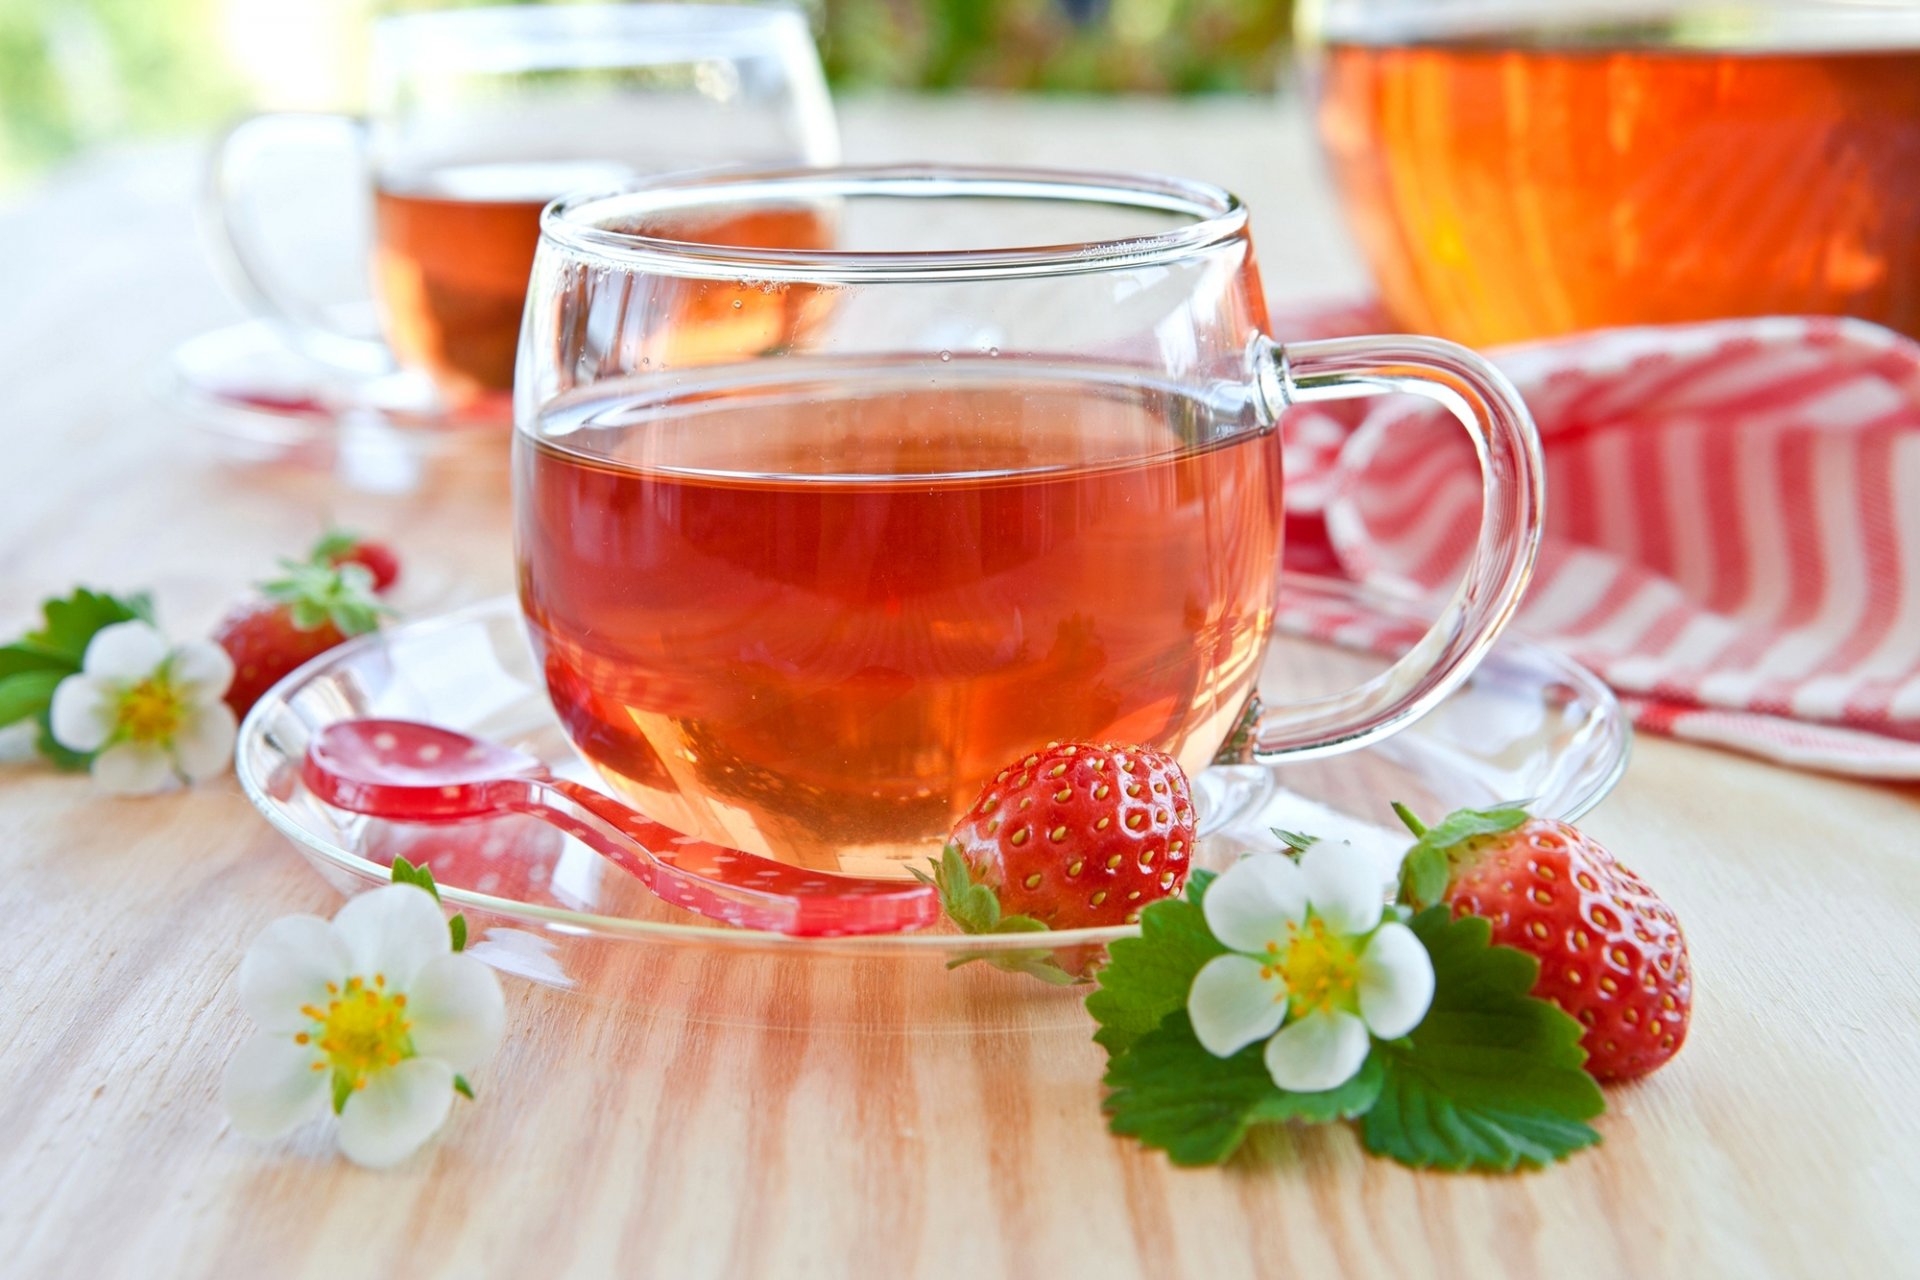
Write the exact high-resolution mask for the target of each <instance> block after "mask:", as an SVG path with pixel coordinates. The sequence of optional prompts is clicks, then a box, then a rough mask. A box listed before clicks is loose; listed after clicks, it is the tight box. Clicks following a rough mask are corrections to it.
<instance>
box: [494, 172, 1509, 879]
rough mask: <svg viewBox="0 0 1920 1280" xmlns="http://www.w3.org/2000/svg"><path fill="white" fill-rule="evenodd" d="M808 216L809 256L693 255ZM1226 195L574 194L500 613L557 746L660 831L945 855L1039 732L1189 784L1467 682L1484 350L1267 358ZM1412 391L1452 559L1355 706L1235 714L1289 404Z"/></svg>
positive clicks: (1371, 736)
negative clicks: (513, 616)
mask: <svg viewBox="0 0 1920 1280" xmlns="http://www.w3.org/2000/svg"><path fill="white" fill-rule="evenodd" d="M769 221H771V222H779V221H792V222H796V223H805V224H809V225H811V226H813V227H814V228H815V237H814V238H815V240H816V242H817V243H818V244H819V245H820V246H822V247H819V248H814V249H804V250H801V249H782V248H765V247H761V246H759V245H756V244H734V245H729V244H725V243H715V242H714V238H713V237H711V236H705V237H702V238H701V241H700V242H694V240H693V238H692V237H691V236H690V234H689V232H688V230H687V229H688V228H701V227H712V226H716V225H747V224H750V223H756V222H769ZM1262 298H1263V293H1262V288H1261V282H1260V277H1259V272H1258V270H1257V268H1256V267H1255V264H1254V250H1253V244H1252V242H1251V240H1250V238H1249V235H1248V230H1247V215H1246V210H1245V209H1244V208H1242V207H1241V205H1240V203H1239V202H1238V201H1237V200H1236V199H1235V198H1234V197H1233V196H1231V195H1229V194H1228V193H1226V192H1224V191H1221V190H1218V189H1217V188H1213V187H1209V186H1205V185H1202V184H1198V183H1190V182H1182V181H1177V180H1171V179H1154V178H1144V177H1125V176H1114V175H1098V174H1093V175H1088V174H1073V173H1053V172H1040V171H1026V170H969V169H949V168H922V167H893V168H865V169H836V170H787V171H771V172H765V173H759V174H738V175H716V176H712V177H705V178H692V179H686V180H677V181H667V182H661V183H655V184H647V185H643V186H640V187H637V188H634V189H631V190H627V191H623V192H617V193H613V194H607V195H583V196H573V197H567V198H564V199H562V200H559V201H557V202H555V203H554V204H553V205H552V206H550V207H549V208H548V210H547V211H546V213H545V215H544V217H543V219H542V233H541V245H540V250H539V253H538V254H537V255H536V258H535V262H534V273H533V285H532V287H531V292H530V296H529V303H528V311H527V321H526V327H525V330H524V332H523V335H522V339H521V352H520V369H519V376H518V380H517V384H516V413H515V418H516V423H517V430H516V432H515V442H514V452H515V463H514V466H515V475H514V505H515V513H516V543H517V555H518V564H519V587H520V596H521V604H522V608H523V611H524V613H525V615H526V618H527V622H528V625H529V633H530V635H531V638H532V641H533V646H534V651H535V655H536V658H537V659H538V661H539V663H540V664H541V667H542V670H543V672H544V676H545V679H546V682H547V687H548V691H549V693H550V695H551V697H552V699H553V702H554V706H555V709H556V710H557V711H558V713H559V718H560V721H561V723H562V725H563V726H564V727H565V729H566V731H567V733H568V735H569V736H570V738H571V739H572V741H573V742H574V744H575V745H576V746H577V747H578V748H579V750H580V751H581V752H582V753H583V754H584V755H585V756H586V757H587V758H588V759H589V760H591V761H592V762H593V763H594V765H595V766H596V767H597V768H598V769H599V770H600V771H601V773H602V774H603V775H604V776H605V777H606V779H607V780H608V782H609V783H610V784H611V785H612V786H613V787H614V788H616V789H617V790H618V791H619V792H620V793H622V794H623V795H624V796H625V797H626V798H627V799H629V800H630V801H632V802H633V803H634V804H635V805H636V806H637V807H639V808H640V809H642V810H644V811H645V812H647V813H648V814H650V815H652V816H653V817H655V818H656V819H658V820H659V821H662V822H665V823H668V824H670V825H673V826H676V827H678V828H680V829H682V830H686V831H690V832H694V833H697V834H699V835H701V836H703V837H706V838H709V839H713V840H717V841H721V842H725V843H730V844H734V845H737V846H740V847H744V848H748V849H751V850H754V851H755V852H760V853H765V854H769V855H772V856H775V857H780V858H784V859H787V860H790V861H794V862H798V863H801V864H803V865H808V866H815V867H821V868H825V869H838V870H850V871H860V872H863V873H876V872H884V871H885V870H887V869H889V868H891V869H893V870H895V871H899V870H900V869H901V865H900V864H901V863H902V861H903V860H906V859H912V858H919V857H924V856H925V855H926V854H927V853H928V852H929V851H930V850H935V849H937V847H938V842H939V841H940V839H941V837H942V836H943V834H944V833H945V832H946V830H947V829H948V827H949V826H950V824H951V823H952V821H953V819H954V817H955V816H956V815H957V814H958V813H959V812H961V811H962V810H963V809H964V808H965V807H966V806H967V805H968V804H969V803H970V802H971V801H972V800H973V799H974V797H975V796H976V794H977V793H978V789H979V787H980V786H981V784H982V783H983V782H984V781H985V780H987V779H988V778H989V777H991V776H992V774H993V773H994V772H995V771H996V770H998V769H999V768H1001V767H1002V766H1004V765H1006V764H1008V763H1009V762H1012V761H1016V760H1018V759H1019V758H1021V757H1022V756H1023V755H1025V754H1026V753H1028V752H1029V751H1030V750H1032V749H1033V748H1035V747H1038V746H1042V745H1044V744H1046V743H1047V742H1048V741H1051V740H1076V739H1093V740H1107V739H1113V740H1121V741H1127V742H1139V743H1148V744H1151V745H1154V746H1157V747H1160V748H1163V749H1165V750H1167V751H1170V752H1172V753H1174V754H1175V755H1176V756H1177V757H1178V758H1179V759H1180V760H1181V762H1182V763H1183V764H1184V765H1185V766H1186V767H1187V769H1188V770H1189V771H1190V772H1193V773H1198V772H1200V771H1201V770H1202V769H1204V768H1205V767H1206V766H1207V765H1208V763H1209V762H1210V761H1213V760H1214V759H1215V758H1216V756H1218V755H1220V754H1221V752H1222V748H1223V746H1224V747H1225V748H1226V753H1225V754H1226V755H1227V756H1228V757H1229V758H1234V759H1240V760H1252V759H1257V760H1272V759H1277V758H1279V757H1282V756H1300V755H1310V754H1313V753H1321V752H1329V751H1339V750H1345V749H1349V748H1351V747H1355V746H1359V745H1361V744H1364V743H1366V742H1369V741H1372V740H1375V739H1377V738H1380V737H1382V736H1384V735H1386V734H1390V733H1393V732H1394V731H1396V730H1397V729H1399V728H1401V727H1403V726H1404V725H1406V724H1408V723H1409V722H1411V720H1412V719H1414V718H1415V717H1417V716H1419V715H1421V714H1422V713H1424V712H1425V711H1426V710H1428V709H1429V708H1431V707H1433V706H1434V705H1435V704H1436V703H1437V702H1438V701H1439V700H1440V699H1441V698H1443V697H1445V696H1446V694H1447V693H1448V692H1449V691H1450V690H1451V689H1453V688H1454V687H1455V686H1457V685H1458V683H1459V682H1460V681H1461V680H1462V679H1463V678H1464V677H1465V676H1466V675H1467V674H1468V673H1469V672H1470V671H1471V670H1472V668H1473V666H1474V665H1475V663H1477V662H1478V661H1479V659H1480V657H1481V656H1482V655H1483V654H1484V653H1485V652H1486V649H1487V646H1488V645H1489V644H1490V643H1491V641H1492V640H1493V638H1494V636H1495V635H1496V634H1497V633H1498V632H1499V630H1500V628H1501V627H1502V626H1503V625H1504V623H1505V622H1506V620H1507V618H1508V616H1509V615H1510V613H1511V611H1512V610H1513V607H1514V605H1515V604H1516V602H1517V600H1518V598H1519V596H1520V593H1521V591H1522V589H1523V588H1524V586H1525V584H1526V581H1527V577H1528V574H1529V572H1530V570H1531V566H1532V563H1533V558H1534V554H1535V550H1536V547H1537V543H1538V539H1539V530H1540V511H1541V497H1542V492H1541V470H1540V459H1539V446H1538V440H1537V438H1536V436H1535V434H1534V429H1533V425H1532V423H1531V421H1530V420H1529V418H1528V416H1527V412H1526V409H1525V406H1524V405H1523V404H1522V403H1521V402H1520V400H1519V399H1518V397H1517V396H1516V395H1515V394H1514V392H1513V390H1512V388H1511V387H1510V386H1509V385H1508V384H1507V382H1506V381H1505V380H1504V379H1503V378H1502V377H1501V375H1500V374H1499V373H1498V372H1497V371H1495V370H1494V369H1493V368H1492V367H1491V366H1489V365H1488V364H1486V363H1485V362H1484V361H1482V360H1481V359H1479V358H1478V357H1477V356H1475V355H1473V354H1472V353H1471V352H1468V351H1466V350H1463V349H1461V348H1459V347H1455V346H1452V345H1450V344H1448V343H1445V342H1439V341H1435V340H1432V339H1426V338H1417V337H1393V338H1355V339H1343V340H1338V341H1325V342H1306V343H1295V344H1286V345H1282V344H1281V343H1279V342H1276V341H1275V340H1274V339H1273V338H1272V337H1271V336H1269V334H1268V333H1267V332H1266V329H1267V316H1266V311H1265V307H1264V303H1263V302H1262ZM1388 391H1408V392H1412V393H1414V394H1417V395H1423V396H1427V397H1431V398H1433V399H1436V400H1438V401H1440V402H1441V403H1443V404H1445V405H1446V406H1447V407H1448V408H1449V409H1450V410H1452V412H1453V413H1454V414H1455V415H1456V416H1457V417H1458V418H1459V419H1460V421H1461V423H1462V425H1463V426H1465V428H1466V429H1467V430H1468V432H1469V433H1470V434H1471V435H1472V436H1473V438H1474V441H1475V443H1476V446H1477V448H1478V451H1479V453H1480V456H1481V459H1482V462H1483V471H1484V477H1485V484H1486V490H1485V499H1486V506H1485V511H1486V514H1485V519H1484V523H1483V525H1482V527H1481V529H1480V531H1479V533H1478V537H1477V542H1476V546H1475V550H1474V554H1473V558H1472V563H1471V566H1470V568H1469V570H1468V573H1467V576H1466V578H1465V580H1464V581H1463V582H1462V583H1461V585H1460V587H1459V589H1458V591H1457V592H1456V593H1455V595H1454V598H1453V600H1452V601H1451V603H1450V604H1449V605H1448V606H1447V608H1446V610H1445V611H1444V613H1443V615H1442V616H1441V617H1440V619H1439V620H1438V621H1437V622H1436V623H1435V624H1434V626H1433V628H1432V629H1431V630H1430V631H1429V632H1428V633H1427V634H1426V636H1425V637H1424V638H1423V639H1422V640H1421V641H1420V642H1419V643H1418V644H1417V645H1416V646H1415V647H1414V649H1413V650H1412V652H1410V653H1409V654H1408V655H1407V656H1406V657H1404V658H1403V659H1401V660H1400V661H1399V662H1398V663H1397V664H1395V665H1394V666H1393V667H1392V668H1391V669H1390V670H1388V671H1387V672H1385V673H1384V674H1382V675H1380V676H1379V677H1377V678H1375V679H1373V680H1371V681H1370V682H1368V683H1366V684H1364V685H1362V686H1360V687H1359V688H1356V689H1353V690H1350V691H1347V692H1344V693H1340V694H1336V695H1333V696H1330V697H1324V698H1319V699H1315V700H1309V701H1306V702H1303V703H1301V704H1298V705H1291V706H1285V707H1261V706H1258V705H1257V704H1256V703H1255V701H1254V699H1253V693H1254V688H1255V680H1256V677H1257V675H1258V673H1259V670H1260V666H1261V659H1262V656H1263V654H1264V651H1265V649H1266V645H1267V640H1268V636H1269V634H1270V632H1271V628H1272V624H1273V616H1274V607H1275V597H1276V591H1277V583H1278V566H1279V555H1280V540H1281V509H1282V492H1283V490H1282V469H1281V458H1280V446H1279V437H1278V433H1277V432H1276V431H1275V429H1274V426H1275V419H1276V416H1277V415H1278V414H1279V413H1281V412H1282V411H1283V410H1284V409H1285V408H1286V407H1287V406H1288V405H1290V404H1294V403H1298V402H1301V401H1304V400H1316V399H1330V398H1344V397H1350V396H1366V395H1375V394H1380V393H1383V392H1388Z"/></svg>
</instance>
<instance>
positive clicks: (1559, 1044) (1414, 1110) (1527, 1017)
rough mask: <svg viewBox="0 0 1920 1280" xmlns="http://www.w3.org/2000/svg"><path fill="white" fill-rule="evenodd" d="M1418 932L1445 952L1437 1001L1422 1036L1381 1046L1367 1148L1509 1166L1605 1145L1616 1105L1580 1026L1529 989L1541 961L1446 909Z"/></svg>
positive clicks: (1440, 1162)
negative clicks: (1598, 1119)
mask: <svg viewBox="0 0 1920 1280" xmlns="http://www.w3.org/2000/svg"><path fill="white" fill-rule="evenodd" d="M1436 829H1437V828H1436ZM1411 928H1412V929H1413V931H1414V933H1415V935H1416V936H1418V937H1419V939H1420V941H1421V943H1422V944H1423V945H1424V946H1425V947H1426V948H1427V953H1428V955H1429V956H1430V957H1431V958H1432V960H1433V973H1434V996H1433V1007H1432V1008H1431V1009H1429V1010H1428V1011H1427V1016H1426V1017H1425V1018H1424V1019H1423V1020H1422V1021H1421V1023H1420V1025H1419V1026H1418V1027H1415V1028H1414V1030H1413V1032H1412V1034H1411V1035H1409V1036H1407V1037H1405V1038H1404V1039H1401V1040H1397V1041H1394V1042H1392V1043H1390V1044H1378V1045H1376V1046H1375V1049H1374V1056H1375V1057H1377V1058H1379V1059H1380V1060H1381V1065H1382V1066H1383V1067H1384V1068H1385V1081H1384V1084H1383V1086H1382V1088H1381V1090H1380V1097H1379V1101H1378V1102H1377V1103H1376V1104H1375V1105H1374V1108H1373V1110H1371V1111H1369V1112H1368V1113H1367V1116H1366V1119H1365V1121H1364V1122H1363V1123H1362V1125H1361V1136H1362V1138H1363V1139H1364V1140H1365V1142H1366V1145H1367V1149H1368V1150H1369V1151H1372V1152H1374V1153H1375V1154H1377V1155H1385V1156H1391V1157H1392V1158H1393V1159H1395V1160H1398V1161H1400V1162H1401V1163H1402V1164H1407V1165H1412V1166H1413V1167H1415V1168H1437V1169H1451V1170H1457V1169H1482V1170H1496V1171H1502V1172H1504V1171H1507V1170H1511V1169H1513V1168H1515V1167H1517V1166H1520V1165H1528V1166H1537V1165H1543V1164H1547V1163H1549V1162H1551V1161H1554V1160H1558V1159H1561V1158H1562V1157H1564V1156H1566V1155H1569V1154H1571V1153H1572V1152H1574V1151H1578V1150H1580V1149H1581V1148H1582V1147H1587V1146H1591V1145H1593V1144H1594V1143H1597V1142H1598V1141H1600V1135H1599V1134H1598V1133H1597V1132H1596V1131H1595V1130H1594V1129H1593V1128H1592V1127H1591V1126H1589V1125H1587V1124H1586V1123H1585V1122H1586V1121H1587V1120H1590V1119H1592V1118H1593V1117H1595V1116H1597V1115H1599V1114H1600V1113H1601V1112H1602V1111H1603V1110H1604V1109H1605V1102H1604V1100H1603V1099H1602V1098H1601V1096H1600V1089H1599V1086H1598V1085H1596V1084H1595V1083H1594V1082H1593V1078H1592V1077H1591V1076H1589V1075H1588V1074H1587V1073H1586V1072H1585V1071H1584V1070H1582V1067H1581V1064H1582V1063H1584V1062H1585V1061H1586V1056H1587V1055H1586V1052H1585V1051H1584V1050H1582V1049H1581V1048H1580V1035H1581V1028H1580V1024H1579V1023H1578V1022H1576V1021H1575V1020H1574V1019H1573V1018H1571V1017H1568V1016H1567V1014H1565V1013H1564V1012H1562V1011H1561V1010H1560V1008H1559V1007H1558V1006H1556V1005H1554V1004H1553V1003H1552V1002H1550V1001H1547V1000H1541V999H1538V998H1536V997H1534V996H1532V995H1530V994H1529V992H1531V991H1532V989H1533V983H1534V980H1535V979H1536V978H1537V977H1538V976H1539V964H1538V962H1536V961H1535V960H1534V959H1533V957H1531V956H1529V955H1527V954H1525V953H1524V952H1521V951H1517V950H1515V949H1514V948H1512V947H1495V946H1490V945H1489V943H1488V940H1489V938H1490V936H1491V929H1490V926H1489V925H1488V924H1487V922H1486V921H1485V920H1482V919H1480V918H1478V917H1476V916H1463V917H1461V918H1460V919H1458V920H1455V919H1453V918H1452V916H1451V913H1450V912H1449V911H1448V910H1447V909H1446V908H1445V907H1434V908H1431V909H1429V910H1427V911H1423V912H1421V913H1420V914H1419V915H1418V916H1415V917H1414V919H1413V921H1412V924H1411Z"/></svg>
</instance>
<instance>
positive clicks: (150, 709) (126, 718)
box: [113, 672, 187, 744]
mask: <svg viewBox="0 0 1920 1280" xmlns="http://www.w3.org/2000/svg"><path fill="white" fill-rule="evenodd" d="M186 712H187V707H186V702H185V700H184V699H183V698H181V696H180V692H179V690H177V689H175V688H174V687H173V684H172V683H171V682H170V681H169V680H168V679H167V677H166V674H165V673H164V672H157V673H155V674H154V675H150V676H148V677H147V678H146V679H145V680H142V681H141V682H140V683H139V684H136V685H134V686H133V688H131V689H129V690H127V691H126V693H124V694H122V695H121V697H120V707H119V710H118V711H117V713H116V714H115V716H114V723H113V728H114V736H116V737H118V738H120V739H121V740H122V741H126V742H155V743H163V744H164V743H168V742H171V741H173V736H174V734H176V733H177V732H179V730H180V722H181V721H182V720H184V719H186Z"/></svg>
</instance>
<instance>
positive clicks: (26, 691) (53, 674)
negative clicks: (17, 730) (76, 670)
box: [0, 668, 73, 725]
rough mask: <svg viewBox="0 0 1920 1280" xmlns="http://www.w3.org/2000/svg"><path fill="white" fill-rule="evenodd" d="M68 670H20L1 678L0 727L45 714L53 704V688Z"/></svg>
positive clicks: (69, 672)
mask: <svg viewBox="0 0 1920 1280" xmlns="http://www.w3.org/2000/svg"><path fill="white" fill-rule="evenodd" d="M72 674H73V673H72V672H71V671H62V670H59V669H57V668H56V669H53V670H48V671H21V672H18V673H16V674H14V675H10V676H0V725H9V724H14V723H16V722H18V721H21V720H26V719H29V718H30V717H33V716H37V715H39V714H41V713H42V712H44V711H46V710H47V709H48V708H49V707H50V706H51V705H52V703H53V690H54V686H56V685H58V684H59V683H60V682H61V681H62V680H65V679H66V678H67V677H68V676H69V675H72Z"/></svg>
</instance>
